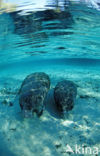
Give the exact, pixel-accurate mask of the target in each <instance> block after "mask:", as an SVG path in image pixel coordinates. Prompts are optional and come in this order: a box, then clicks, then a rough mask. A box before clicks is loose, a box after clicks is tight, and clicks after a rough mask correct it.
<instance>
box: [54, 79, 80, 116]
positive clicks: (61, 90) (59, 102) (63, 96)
mask: <svg viewBox="0 0 100 156" xmlns="http://www.w3.org/2000/svg"><path fill="white" fill-rule="evenodd" d="M76 95H77V87H76V84H74V82H72V81H69V80H63V81H61V82H58V83H57V85H56V87H55V88H54V99H55V103H56V106H57V109H58V110H59V111H60V112H61V113H62V114H65V113H66V112H68V111H70V110H72V108H73V106H74V101H75V99H76Z"/></svg>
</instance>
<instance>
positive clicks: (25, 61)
mask: <svg viewBox="0 0 100 156" xmlns="http://www.w3.org/2000/svg"><path fill="white" fill-rule="evenodd" d="M25 2H26V1H25ZM24 5H25V7H26V5H34V4H33V3H32V4H29V3H23V4H21V6H19V8H20V9H19V11H15V12H11V13H7V12H6V11H5V12H4V13H2V14H0V123H1V127H2V128H1V131H0V139H2V143H0V152H1V153H2V155H1V156H11V155H12V156H14V155H15V156H20V151H21V152H22V155H25V156H31V155H30V153H31V152H32V151H33V153H36V155H37V156H42V155H38V154H37V153H38V149H37V146H36V145H34V144H32V143H33V142H31V140H30V142H28V143H27V140H28V139H29V138H31V136H32V137H33V131H32V130H30V128H33V127H32V124H33V123H34V125H35V126H37V127H38V128H39V129H40V131H42V133H41V132H40V131H39V132H38V130H37V129H35V128H36V127H35V126H34V125H33V126H34V128H33V129H34V132H35V134H34V138H35V139H36V140H37V144H38V145H40V142H39V140H38V137H37V136H42V135H41V134H43V138H42V139H43V140H41V141H42V143H41V144H43V146H44V148H45V147H48V149H49V150H51V149H53V147H52V146H53V141H56V139H55V136H56V131H57V135H62V134H66V133H65V132H66V130H67V131H68V133H70V132H72V135H73V134H74V136H76V138H75V140H74V136H73V138H72V139H73V140H74V141H76V142H77V141H78V139H80V138H79V136H80V135H82V137H83V142H81V141H80V142H79V143H85V141H87V142H86V143H88V145H90V144H89V142H91V144H94V145H95V144H97V145H100V139H98V138H100V135H99V130H100V126H99V123H100V118H99V114H100V111H99V110H100V106H99V104H100V94H99V93H100V22H99V21H100V11H99V10H97V9H95V8H93V7H88V6H86V5H84V4H79V3H76V4H73V5H72V4H69V6H67V8H64V7H61V8H62V9H61V10H59V9H58V8H56V7H54V8H52V10H50V11H49V10H48V9H47V8H46V7H45V9H46V11H45V10H40V11H36V12H34V11H33V12H30V11H29V10H28V9H27V7H26V10H24V11H26V12H27V14H24V13H23V11H22V10H21V9H22V6H24ZM31 11H32V10H31ZM37 71H43V72H46V73H48V74H49V76H50V78H51V88H53V87H54V86H55V84H56V83H57V82H58V81H59V80H62V79H70V80H73V81H75V82H76V83H77V85H78V87H79V93H78V94H79V95H78V101H77V104H76V107H75V110H73V112H74V113H73V112H72V113H73V114H72V116H73V118H74V117H75V118H74V120H73V121H75V124H76V125H77V126H80V127H82V126H83V125H84V123H86V119H88V121H90V125H89V126H90V127H89V128H90V129H85V130H87V131H85V130H84V127H85V126H87V125H85V126H83V129H81V130H80V129H77V127H76V129H73V127H74V126H73V125H71V127H67V129H66V126H65V125H63V124H62V123H61V122H62V121H61V122H60V121H59V120H58V119H57V120H56V121H55V120H54V118H52V117H51V116H53V117H55V115H54V114H53V115H51V116H49V117H48V116H46V117H47V118H46V120H44V121H43V122H42V123H41V121H42V119H41V120H40V121H37V123H39V125H36V124H37V123H36V122H35V121H34V120H31V121H29V122H27V123H23V121H22V120H23V119H22V117H21V115H20V113H19V112H20V108H18V105H19V104H18V102H17V106H16V95H17V92H18V90H19V88H20V85H21V83H22V81H23V79H24V78H25V77H26V76H27V75H28V74H30V73H33V72H37ZM82 91H83V92H82ZM81 92H82V93H81ZM81 94H82V95H81ZM83 94H85V95H88V96H89V97H88V98H87V97H86V96H84V95H83ZM80 96H83V99H81V98H79V97H80ZM84 97H85V98H86V99H85V98H84ZM5 100H6V102H5ZM82 100H83V101H82ZM7 101H8V103H9V101H11V102H13V104H14V107H8V106H7ZM51 101H52V100H51ZM88 103H89V104H90V105H89V106H88ZM2 104H3V105H2ZM79 105H80V107H79ZM6 106H7V107H6ZM78 110H79V111H78ZM16 112H17V113H16ZM53 113H54V112H53ZM50 114H52V111H51V112H50ZM44 117H45V115H44ZM83 117H84V118H86V117H87V118H86V119H84V120H83ZM55 118H56V117H55ZM49 120H50V121H49ZM70 120H71V119H70ZM32 122H33V123H32ZM11 123H14V124H15V125H17V126H16V127H17V128H19V129H18V130H16V129H17V128H15V130H14V128H12V129H11V131H10V130H8V131H7V129H8V128H9V129H10V128H11V127H10V126H9V125H11ZM56 123H57V125H56ZM22 124H25V125H22ZM50 124H51V125H52V126H53V128H54V129H56V130H54V129H53V128H51V129H49V130H48V127H49V126H50V127H52V126H51V125H50ZM40 125H41V127H42V128H41V127H39V126H40ZM95 125H96V126H97V127H96V128H95ZM11 126H12V125H11ZM22 126H23V127H22ZM12 127H13V126H12ZM62 127H63V130H62ZM80 127H78V128H80ZM93 127H94V129H92V128H93ZM45 130H48V131H45ZM53 130H54V131H53ZM92 130H93V131H92ZM12 131H13V132H14V133H12ZM52 131H53V132H52ZM88 131H90V133H89V134H90V135H88ZM43 132H44V133H45V134H46V135H47V136H48V135H50V136H48V137H47V136H46V137H47V138H49V137H50V138H49V139H51V134H52V135H53V137H54V138H53V139H55V140H53V139H52V140H51V142H49V143H48V142H46V143H44V142H45V141H47V140H44V138H45V134H44V133H43ZM62 132H63V133H62ZM53 133H54V134H53ZM84 134H86V136H88V137H87V138H85V137H86V136H85V137H84ZM66 136H67V135H66ZM56 137H57V136H56ZM67 137H68V138H69V135H68V136H67ZM67 137H66V140H67ZM20 138H21V139H20ZM91 138H92V139H94V138H95V139H94V140H92V139H91ZM45 139H46V138H45ZM69 140H70V139H69ZM91 140H92V141H91ZM17 141H18V142H17ZM13 142H14V144H13ZM26 143H27V144H26ZM17 144H20V148H19V147H18V146H17ZM31 144H32V148H30V147H31ZM48 144H50V146H51V147H50V148H49V145H48ZM72 144H73V143H72ZM5 147H6V150H5ZM7 148H8V149H7ZM25 149H26V151H25ZM40 150H41V146H40ZM15 151H16V152H15ZM41 151H43V150H41ZM51 151H52V150H51ZM51 151H49V152H51ZM18 152H19V153H18ZM43 152H44V151H43ZM53 152H54V153H53ZM13 153H17V154H13ZM44 153H45V152H44ZM51 153H52V154H51V155H50V153H49V154H48V155H50V156H52V155H55V156H56V155H57V156H59V154H57V153H56V152H55V151H52V152H51ZM58 153H59V152H58ZM43 155H45V154H43ZM60 155H61V153H60ZM34 156H35V155H34Z"/></svg>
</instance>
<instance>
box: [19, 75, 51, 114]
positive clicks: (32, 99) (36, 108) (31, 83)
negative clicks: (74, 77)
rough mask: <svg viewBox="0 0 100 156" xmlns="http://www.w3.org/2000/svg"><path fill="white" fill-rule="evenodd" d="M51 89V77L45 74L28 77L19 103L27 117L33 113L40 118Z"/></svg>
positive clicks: (22, 86)
mask: <svg viewBox="0 0 100 156" xmlns="http://www.w3.org/2000/svg"><path fill="white" fill-rule="evenodd" d="M49 88H50V79H49V76H48V75H47V74H45V73H43V72H36V73H33V74H30V75H28V76H27V77H26V78H25V79H24V81H23V83H22V85H21V88H20V91H19V103H20V107H21V109H22V111H23V113H24V116H25V117H29V116H31V115H32V113H33V112H36V113H37V115H38V116H40V115H41V114H42V112H43V108H44V99H45V97H46V94H47V92H48V90H49Z"/></svg>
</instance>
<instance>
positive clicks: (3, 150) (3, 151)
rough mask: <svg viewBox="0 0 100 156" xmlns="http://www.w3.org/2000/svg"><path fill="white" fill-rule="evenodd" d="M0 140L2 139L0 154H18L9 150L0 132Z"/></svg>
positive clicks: (5, 155) (13, 155)
mask: <svg viewBox="0 0 100 156" xmlns="http://www.w3.org/2000/svg"><path fill="white" fill-rule="evenodd" d="M0 140H1V142H0V155H1V156H17V155H15V154H14V153H12V152H11V151H10V150H9V148H8V146H7V145H6V142H5V141H4V138H3V136H2V135H1V133H0Z"/></svg>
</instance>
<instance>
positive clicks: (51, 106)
mask: <svg viewBox="0 0 100 156" xmlns="http://www.w3.org/2000/svg"><path fill="white" fill-rule="evenodd" d="M45 108H46V110H47V111H48V112H49V114H50V115H51V116H53V117H55V118H57V119H61V118H62V116H61V113H60V112H59V111H58V109H57V106H56V104H55V100H54V89H50V91H49V92H48V94H47V97H46V99H45Z"/></svg>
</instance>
